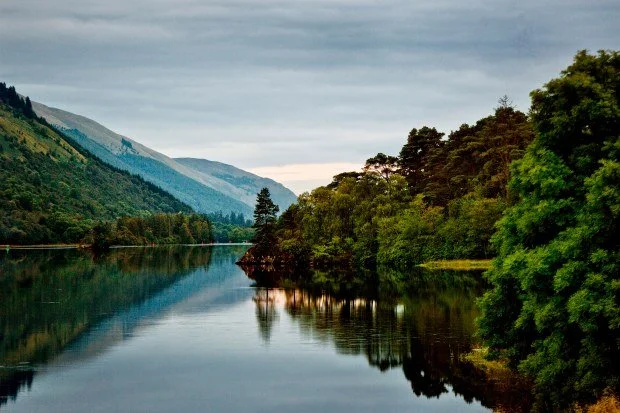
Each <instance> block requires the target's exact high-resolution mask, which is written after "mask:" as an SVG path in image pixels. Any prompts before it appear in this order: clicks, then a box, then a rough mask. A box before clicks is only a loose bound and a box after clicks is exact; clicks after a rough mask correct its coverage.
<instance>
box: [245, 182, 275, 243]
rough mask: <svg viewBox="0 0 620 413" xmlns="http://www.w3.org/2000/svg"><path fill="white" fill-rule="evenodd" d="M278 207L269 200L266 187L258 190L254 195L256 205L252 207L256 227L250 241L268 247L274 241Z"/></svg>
mask: <svg viewBox="0 0 620 413" xmlns="http://www.w3.org/2000/svg"><path fill="white" fill-rule="evenodd" d="M279 210H280V208H279V207H278V206H277V205H276V204H274V203H273V201H272V200H271V194H270V193H269V189H268V188H263V189H261V190H260V192H259V193H258V195H257V196H256V207H255V208H254V225H253V228H255V229H256V232H255V233H254V237H253V239H252V241H254V242H255V243H256V244H257V245H259V246H261V248H265V249H266V248H268V247H270V246H271V245H272V244H273V242H274V236H275V235H274V233H275V224H276V214H277V213H278V211H279Z"/></svg>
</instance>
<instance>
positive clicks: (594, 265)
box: [478, 51, 620, 409]
mask: <svg viewBox="0 0 620 413" xmlns="http://www.w3.org/2000/svg"><path fill="white" fill-rule="evenodd" d="M618 90H620V54H619V53H618V52H605V51H601V52H599V54H598V56H593V55H590V54H588V53H587V52H585V51H582V52H579V53H578V54H577V55H576V56H575V60H574V62H573V64H572V65H571V66H569V67H568V68H567V69H566V70H564V71H563V72H562V74H561V76H560V77H559V78H557V79H554V80H551V81H550V82H549V83H547V84H546V85H545V87H544V88H543V89H540V90H535V91H533V92H532V94H531V96H532V111H531V115H532V120H533V122H534V127H535V130H536V132H537V136H536V138H535V140H534V142H533V143H532V145H530V146H529V147H528V149H527V151H526V154H525V156H524V158H523V159H521V160H519V161H517V162H514V163H513V165H512V167H511V175H512V177H511V180H510V189H511V190H512V191H513V192H514V193H515V194H517V195H518V196H519V198H520V201H519V202H517V203H516V204H515V205H514V206H513V207H511V208H509V209H508V210H507V211H506V213H505V214H504V217H503V218H502V219H501V220H500V222H499V225H498V231H497V233H496V234H495V236H494V243H495V245H496V249H497V251H498V257H497V258H496V259H495V260H494V262H493V266H492V269H491V270H490V271H489V272H488V273H487V275H486V276H487V278H488V279H489V281H490V283H491V285H492V288H491V289H490V290H489V291H488V292H487V293H485V295H484V297H483V298H482V300H481V302H480V305H481V310H482V314H481V317H480V319H479V321H478V323H479V327H480V334H481V336H482V338H483V339H484V340H485V341H486V343H487V344H488V345H489V346H490V348H491V349H492V350H493V353H495V354H504V355H505V356H507V357H508V359H509V360H510V362H511V364H512V365H513V366H516V367H518V368H519V369H520V370H521V371H522V372H523V373H525V374H527V375H529V376H531V377H532V378H533V379H534V381H535V384H536V388H537V392H538V395H539V397H540V403H543V405H542V406H541V407H543V408H545V409H549V408H550V407H553V408H557V407H565V406H566V405H567V404H568V403H570V402H571V401H573V400H575V399H577V400H589V399H594V398H597V397H599V396H600V395H601V393H602V391H603V390H604V389H605V388H607V387H611V388H612V389H613V390H616V391H618V389H619V383H620V352H619V351H618V343H619V342H620V309H619V307H620V276H619V273H620V271H619V270H620V264H619V263H620V253H619V245H620V244H619V242H618V236H617V234H618V232H619V219H620V163H619V160H620V157H619V155H620V102H619V97H620V95H619V94H618ZM544 403H548V404H551V405H552V406H548V405H545V404H544Z"/></svg>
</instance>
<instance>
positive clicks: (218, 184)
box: [32, 102, 297, 218]
mask: <svg viewBox="0 0 620 413" xmlns="http://www.w3.org/2000/svg"><path fill="white" fill-rule="evenodd" d="M32 107H33V109H34V111H35V112H36V113H37V115H39V116H41V117H43V118H45V119H46V120H47V121H48V122H49V123H50V124H52V125H54V126H55V127H57V128H59V129H60V130H62V131H63V132H64V133H65V134H67V135H68V136H70V137H71V138H73V139H75V140H76V142H78V143H79V144H80V145H82V146H83V147H84V148H86V149H87V150H89V151H90V152H92V153H93V154H94V155H96V156H98V157H99V158H101V160H103V161H104V162H106V163H109V164H110V165H112V166H115V167H117V168H119V169H123V170H126V171H128V172H131V173H133V174H137V175H139V176H141V177H142V178H143V179H145V180H147V181H149V182H151V183H153V184H155V185H157V186H158V187H160V188H162V189H164V190H165V191H167V192H169V193H170V194H172V195H173V196H174V197H176V198H177V199H179V200H181V201H183V202H184V203H186V204H188V205H189V206H191V207H192V208H193V209H194V210H196V211H197V212H202V213H217V212H222V213H224V214H228V213H230V212H234V213H236V214H238V213H242V214H243V215H245V216H246V217H248V218H250V217H251V216H252V211H253V209H254V203H255V201H256V194H257V193H258V191H260V189H261V188H263V187H267V188H269V191H270V192H271V193H272V199H273V200H274V202H275V203H276V204H278V205H279V206H280V210H281V211H284V210H285V209H286V208H287V207H288V206H289V205H290V204H292V203H293V202H295V201H296V199H297V196H296V195H295V194H294V193H293V192H292V191H291V190H289V189H288V188H286V187H284V186H283V185H282V184H280V183H278V182H275V181H273V180H271V179H268V178H262V177H260V176H257V175H254V174H252V173H250V172H247V171H244V170H242V169H239V168H236V167H234V166H232V165H227V164H224V163H221V162H215V161H209V160H206V159H194V158H177V159H173V158H170V157H168V156H166V155H164V154H162V153H159V152H157V151H155V150H153V149H151V148H148V147H146V146H144V145H142V144H140V143H139V142H136V141H134V140H133V139H131V138H128V137H126V136H123V135H120V134H118V133H115V132H113V131H111V130H110V129H108V128H106V127H105V126H103V125H101V124H99V123H97V122H96V121H94V120H92V119H89V118H86V117H84V116H81V115H76V114H74V113H71V112H67V111H64V110H61V109H57V108H52V107H48V106H46V105H43V104H41V103H37V102H32Z"/></svg>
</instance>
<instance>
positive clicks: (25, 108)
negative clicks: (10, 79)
mask: <svg viewBox="0 0 620 413" xmlns="http://www.w3.org/2000/svg"><path fill="white" fill-rule="evenodd" d="M0 103H4V104H5V105H7V106H9V107H11V108H13V110H14V111H15V112H17V113H19V114H23V115H24V116H26V117H27V118H30V119H34V118H36V117H37V115H36V114H35V113H34V110H32V102H30V98H29V97H28V96H26V98H25V99H24V98H22V97H21V96H20V95H19V94H18V93H17V91H16V90H15V87H14V86H9V87H7V86H6V83H3V82H0Z"/></svg>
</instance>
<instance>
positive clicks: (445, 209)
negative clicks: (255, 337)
mask: <svg viewBox="0 0 620 413" xmlns="http://www.w3.org/2000/svg"><path fill="white" fill-rule="evenodd" d="M443 136H444V134H443V133H441V132H438V131H437V130H436V129H434V128H429V127H423V128H421V129H419V130H418V129H413V130H412V131H411V132H410V134H409V136H408V138H407V142H406V143H405V145H404V146H403V148H402V150H401V152H400V156H399V157H394V156H389V155H385V154H383V153H379V154H377V155H376V156H374V157H372V158H369V159H368V160H367V161H366V165H365V166H364V168H363V171H362V172H345V173H341V174H338V175H336V176H335V177H334V180H333V182H332V183H330V184H329V185H327V186H326V187H320V188H317V189H315V190H314V191H312V192H311V193H309V194H304V195H301V196H300V197H299V199H298V202H297V204H294V205H293V206H291V207H290V208H289V209H288V210H287V211H285V212H284V214H282V217H281V218H280V220H279V221H278V225H277V229H276V235H277V243H274V244H273V245H272V246H271V248H270V249H269V251H267V253H268V254H269V255H275V256H280V259H281V261H287V260H288V261H290V260H292V261H293V263H295V264H298V263H301V262H309V263H311V265H313V266H315V267H330V266H334V265H338V266H350V265H355V266H356V267H358V268H366V269H369V268H370V269H372V268H376V267H378V266H382V267H392V268H399V269H406V268H410V267H412V266H414V265H416V264H421V263H423V262H425V261H429V260H438V259H455V258H488V257H491V256H492V255H493V253H494V250H493V247H492V245H491V244H490V238H491V235H492V234H493V232H494V229H495V228H494V225H495V222H496V221H497V220H498V219H499V218H500V217H501V215H502V212H503V211H504V209H505V208H506V206H507V205H508V204H509V202H510V201H511V199H510V194H509V191H508V189H507V188H506V185H507V181H508V176H509V168H508V165H509V164H510V162H511V161H512V160H513V159H518V158H520V157H521V156H522V155H523V152H524V149H525V147H526V146H527V144H528V143H529V142H530V141H531V139H532V138H533V134H532V129H531V126H530V124H529V121H528V119H527V117H526V116H525V115H524V114H523V113H521V112H519V111H517V110H515V109H513V108H512V107H510V106H508V104H507V102H506V100H502V101H501V102H500V107H498V108H497V109H496V110H495V113H494V114H493V115H492V116H489V117H487V118H484V119H482V120H480V121H479V122H477V124H476V125H474V126H468V125H463V126H462V127H461V128H460V129H459V130H458V131H456V132H453V133H451V134H450V135H449V137H448V139H447V140H442V137H443ZM284 250H286V252H285V251H284ZM291 251H294V252H295V253H294V254H291V253H289V252H291ZM254 252H255V251H254ZM293 257H294V258H293ZM276 260H277V259H276Z"/></svg>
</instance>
